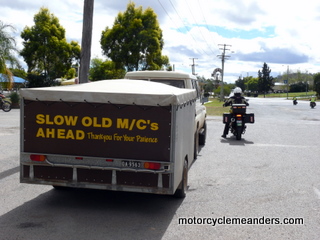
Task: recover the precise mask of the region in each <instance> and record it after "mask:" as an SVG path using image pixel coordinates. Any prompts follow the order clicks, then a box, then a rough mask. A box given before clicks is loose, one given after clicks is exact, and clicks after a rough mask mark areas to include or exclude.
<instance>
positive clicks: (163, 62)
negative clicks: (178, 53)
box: [100, 2, 169, 71]
mask: <svg viewBox="0 0 320 240" xmlns="http://www.w3.org/2000/svg"><path fill="white" fill-rule="evenodd" d="M100 43H101V48H102V50H103V53H104V54H105V55H106V56H107V57H109V58H110V59H111V60H112V61H113V62H115V63H116V67H117V68H122V67H125V68H126V70H127V71H133V70H147V69H148V70H158V69H161V68H162V67H163V66H165V67H168V66H169V58H168V57H167V56H163V55H162V54H161V51H162V48H163V45H164V42H163V39H162V30H161V29H160V27H159V23H158V20H157V15H156V14H155V13H154V11H153V10H152V9H151V8H147V9H146V10H145V11H143V10H142V7H141V6H140V7H138V8H136V7H135V4H134V3H133V2H131V3H129V4H128V6H127V10H126V11H125V12H124V13H122V12H120V13H119V14H118V16H117V17H116V18H115V21H114V24H113V27H112V28H109V27H106V29H105V30H104V31H102V35H101V40H100Z"/></svg>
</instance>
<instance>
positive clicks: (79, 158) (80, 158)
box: [75, 157, 83, 160]
mask: <svg viewBox="0 0 320 240" xmlns="http://www.w3.org/2000/svg"><path fill="white" fill-rule="evenodd" d="M75 159H77V160H83V157H75Z"/></svg>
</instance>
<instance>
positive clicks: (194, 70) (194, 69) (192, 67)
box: [190, 58, 198, 75]
mask: <svg viewBox="0 0 320 240" xmlns="http://www.w3.org/2000/svg"><path fill="white" fill-rule="evenodd" d="M190 59H192V62H193V64H192V65H191V70H192V75H196V68H195V66H196V65H195V64H194V60H195V59H198V58H190Z"/></svg>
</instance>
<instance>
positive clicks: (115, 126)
mask: <svg viewBox="0 0 320 240" xmlns="http://www.w3.org/2000/svg"><path fill="white" fill-rule="evenodd" d="M20 94H21V134H20V136H21V140H20V142H21V148H20V149H21V151H20V182H21V183H29V184H45V185H52V186H54V187H55V188H61V187H71V188H90V189H104V190H114V191H128V192H141V193H153V194H166V195H175V196H177V197H184V196H185V194H186V189H187V179H188V170H189V168H190V166H191V164H192V162H193V160H194V154H193V147H194V130H193V128H194V121H195V117H194V116H195V114H196V108H195V102H196V91H195V90H191V89H179V88H176V87H172V86H168V85H165V84H161V83H155V82H147V81H142V80H125V79H119V80H103V81H97V82H92V83H85V84H77V85H70V86H58V87H44V88H30V89H21V90H20Z"/></svg>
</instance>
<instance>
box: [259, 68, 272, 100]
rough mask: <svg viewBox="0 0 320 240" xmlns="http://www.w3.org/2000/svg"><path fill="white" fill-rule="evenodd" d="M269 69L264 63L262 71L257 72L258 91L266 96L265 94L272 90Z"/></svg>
mask: <svg viewBox="0 0 320 240" xmlns="http://www.w3.org/2000/svg"><path fill="white" fill-rule="evenodd" d="M270 73H271V69H270V68H269V67H268V65H267V64H266V63H264V64H263V67H262V71H260V70H259V71H258V90H259V92H260V93H263V94H264V97H265V96H266V95H265V94H266V92H269V91H270V90H272V87H273V86H274V83H273V77H272V76H270Z"/></svg>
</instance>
